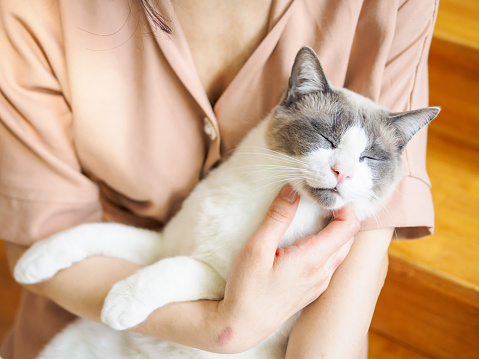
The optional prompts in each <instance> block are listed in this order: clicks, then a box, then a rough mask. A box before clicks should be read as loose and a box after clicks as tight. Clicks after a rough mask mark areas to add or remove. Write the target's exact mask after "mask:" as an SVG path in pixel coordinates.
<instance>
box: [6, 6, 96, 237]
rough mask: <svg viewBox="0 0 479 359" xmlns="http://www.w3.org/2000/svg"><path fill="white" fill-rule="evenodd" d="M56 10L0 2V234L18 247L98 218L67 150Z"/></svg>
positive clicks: (70, 131) (68, 127) (69, 137)
mask: <svg viewBox="0 0 479 359" xmlns="http://www.w3.org/2000/svg"><path fill="white" fill-rule="evenodd" d="M44 4H45V5H44ZM46 4H47V5H46ZM57 7H58V5H57V3H56V2H54V1H48V2H32V1H25V0H5V1H1V2H0V53H1V58H2V60H1V65H0V238H2V239H4V240H7V241H12V242H16V243H18V244H22V245H29V244H31V243H32V242H34V241H36V240H38V239H41V238H43V237H46V236H48V235H50V234H52V233H54V232H56V231H59V230H62V229H65V228H68V227H70V226H73V225H76V224H79V223H81V222H85V221H94V220H99V219H100V218H101V206H100V203H99V200H98V189H97V187H96V185H95V184H94V183H93V182H92V181H90V180H89V179H88V178H87V177H86V176H84V175H83V174H82V171H81V166H80V163H79V161H78V159H77V157H76V155H75V136H74V123H73V116H72V113H71V110H70V106H69V101H68V84H67V75H66V69H65V66H64V54H63V48H62V35H61V23H60V20H59V11H58V8H57Z"/></svg>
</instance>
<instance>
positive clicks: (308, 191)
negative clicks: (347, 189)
mask: <svg viewBox="0 0 479 359" xmlns="http://www.w3.org/2000/svg"><path fill="white" fill-rule="evenodd" d="M298 192H299V194H300V195H301V196H302V197H306V198H307V199H308V200H309V201H310V202H312V203H314V204H316V205H317V206H319V207H322V208H324V209H325V210H327V211H330V212H332V211H337V210H339V209H340V208H342V207H344V206H345V205H346V204H348V202H347V201H346V200H345V199H344V198H343V197H342V195H341V194H340V192H338V191H337V190H336V189H328V188H325V189H319V188H314V187H310V186H308V185H306V186H303V187H302V188H300V189H299V190H298Z"/></svg>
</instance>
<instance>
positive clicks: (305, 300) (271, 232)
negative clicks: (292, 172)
mask: <svg viewBox="0 0 479 359" xmlns="http://www.w3.org/2000/svg"><path fill="white" fill-rule="evenodd" d="M298 204H299V198H298V196H297V195H296V194H295V192H294V191H293V190H292V188H291V187H290V186H285V187H284V188H283V189H282V190H281V192H280V193H279V195H278V196H277V197H276V198H275V199H274V201H273V203H272V204H271V207H270V208H269V210H268V213H267V215H266V217H265V218H264V220H263V222H262V224H261V225H260V227H259V228H258V229H257V231H256V232H255V233H254V234H253V236H252V237H251V238H250V239H249V241H248V242H247V243H246V245H245V246H244V248H243V250H242V251H241V253H240V254H239V256H238V258H237V260H236V261H235V263H234V266H233V269H232V271H231V274H230V276H229V278H228V281H227V284H226V289H225V296H224V299H223V300H222V301H221V302H220V303H219V305H218V314H219V316H220V318H221V323H222V328H223V329H222V331H221V334H220V335H219V337H218V341H219V344H225V345H226V344H228V346H229V347H230V348H231V347H233V348H234V347H235V345H236V344H234V343H237V344H238V345H240V346H242V349H243V350H245V349H246V348H245V346H247V347H252V346H254V345H256V344H258V343H259V342H261V341H262V340H263V339H265V338H266V337H267V336H269V335H270V334H271V333H272V332H273V331H274V330H276V329H277V328H278V327H279V326H280V325H281V324H282V323H283V322H284V321H286V320H287V319H288V318H289V317H291V316H292V315H294V314H295V313H296V312H298V311H299V310H301V309H302V308H304V307H305V306H307V305H308V304H309V303H311V302H312V301H314V300H315V299H316V298H318V297H319V296H320V295H321V294H322V293H323V292H324V291H325V290H326V288H327V287H328V284H329V282H330V280H331V277H332V275H333V273H334V271H335V270H336V268H337V267H338V266H339V265H340V264H341V262H342V261H343V260H344V259H345V257H346V255H347V254H348V252H349V249H350V248H351V245H352V242H353V237H354V235H355V234H356V232H357V231H358V230H359V221H358V219H357V218H356V216H355V214H354V211H353V209H352V206H350V205H348V206H345V207H344V208H342V209H341V210H339V211H338V212H336V214H335V216H334V218H333V219H332V221H331V222H330V223H329V224H328V226H327V227H326V228H324V229H323V230H322V231H321V232H319V233H318V234H316V235H313V236H309V237H306V238H303V239H301V240H300V241H298V242H297V243H296V244H294V245H292V246H290V247H287V248H284V249H282V248H278V244H279V241H280V240H281V238H282V236H283V235H284V233H285V232H286V230H287V229H288V227H289V225H290V224H291V222H292V220H293V218H294V215H295V213H296V210H297V208H298ZM231 342H234V343H231Z"/></svg>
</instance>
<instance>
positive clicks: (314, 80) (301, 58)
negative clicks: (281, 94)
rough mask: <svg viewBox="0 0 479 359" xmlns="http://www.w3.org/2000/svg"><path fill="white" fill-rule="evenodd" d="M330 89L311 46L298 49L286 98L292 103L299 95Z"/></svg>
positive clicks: (286, 102)
mask: <svg viewBox="0 0 479 359" xmlns="http://www.w3.org/2000/svg"><path fill="white" fill-rule="evenodd" d="M329 90H330V87H329V83H328V80H327V79H326V76H325V75H324V71H323V68H322V67H321V64H320V62H319V59H318V56H317V55H316V53H315V52H314V51H313V50H312V49H311V48H309V47H303V48H301V50H299V51H298V53H297V55H296V59H295V60H294V65H293V69H292V70H291V77H290V78H289V87H288V93H287V95H286V98H285V100H284V103H285V104H288V105H290V104H291V103H292V102H293V101H294V100H295V99H297V98H298V97H300V96H302V95H305V94H308V93H311V92H316V91H320V92H327V91H329Z"/></svg>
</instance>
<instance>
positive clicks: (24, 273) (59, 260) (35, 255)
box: [13, 239, 85, 284]
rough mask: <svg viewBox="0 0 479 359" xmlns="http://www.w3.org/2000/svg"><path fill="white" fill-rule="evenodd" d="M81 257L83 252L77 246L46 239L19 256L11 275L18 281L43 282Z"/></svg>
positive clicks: (28, 282)
mask: <svg viewBox="0 0 479 359" xmlns="http://www.w3.org/2000/svg"><path fill="white" fill-rule="evenodd" d="M83 257H85V255H84V253H83V252H82V251H81V250H79V249H77V248H64V246H62V245H61V243H58V242H56V243H53V242H52V241H51V240H50V239H46V240H44V241H41V242H38V243H35V244H34V245H33V246H32V247H30V248H29V249H28V250H27V251H26V252H25V253H24V254H23V255H22V256H21V257H20V259H19V261H18V262H17V264H16V265H15V269H14V273H13V275H14V277H15V280H16V281H17V282H19V283H24V284H34V283H39V282H43V281H45V280H47V279H50V278H52V277H53V276H54V275H55V274H56V273H57V272H58V271H60V270H62V269H65V268H68V267H70V266H71V265H72V264H73V263H74V262H76V261H78V260H80V259H82V258H83Z"/></svg>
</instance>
